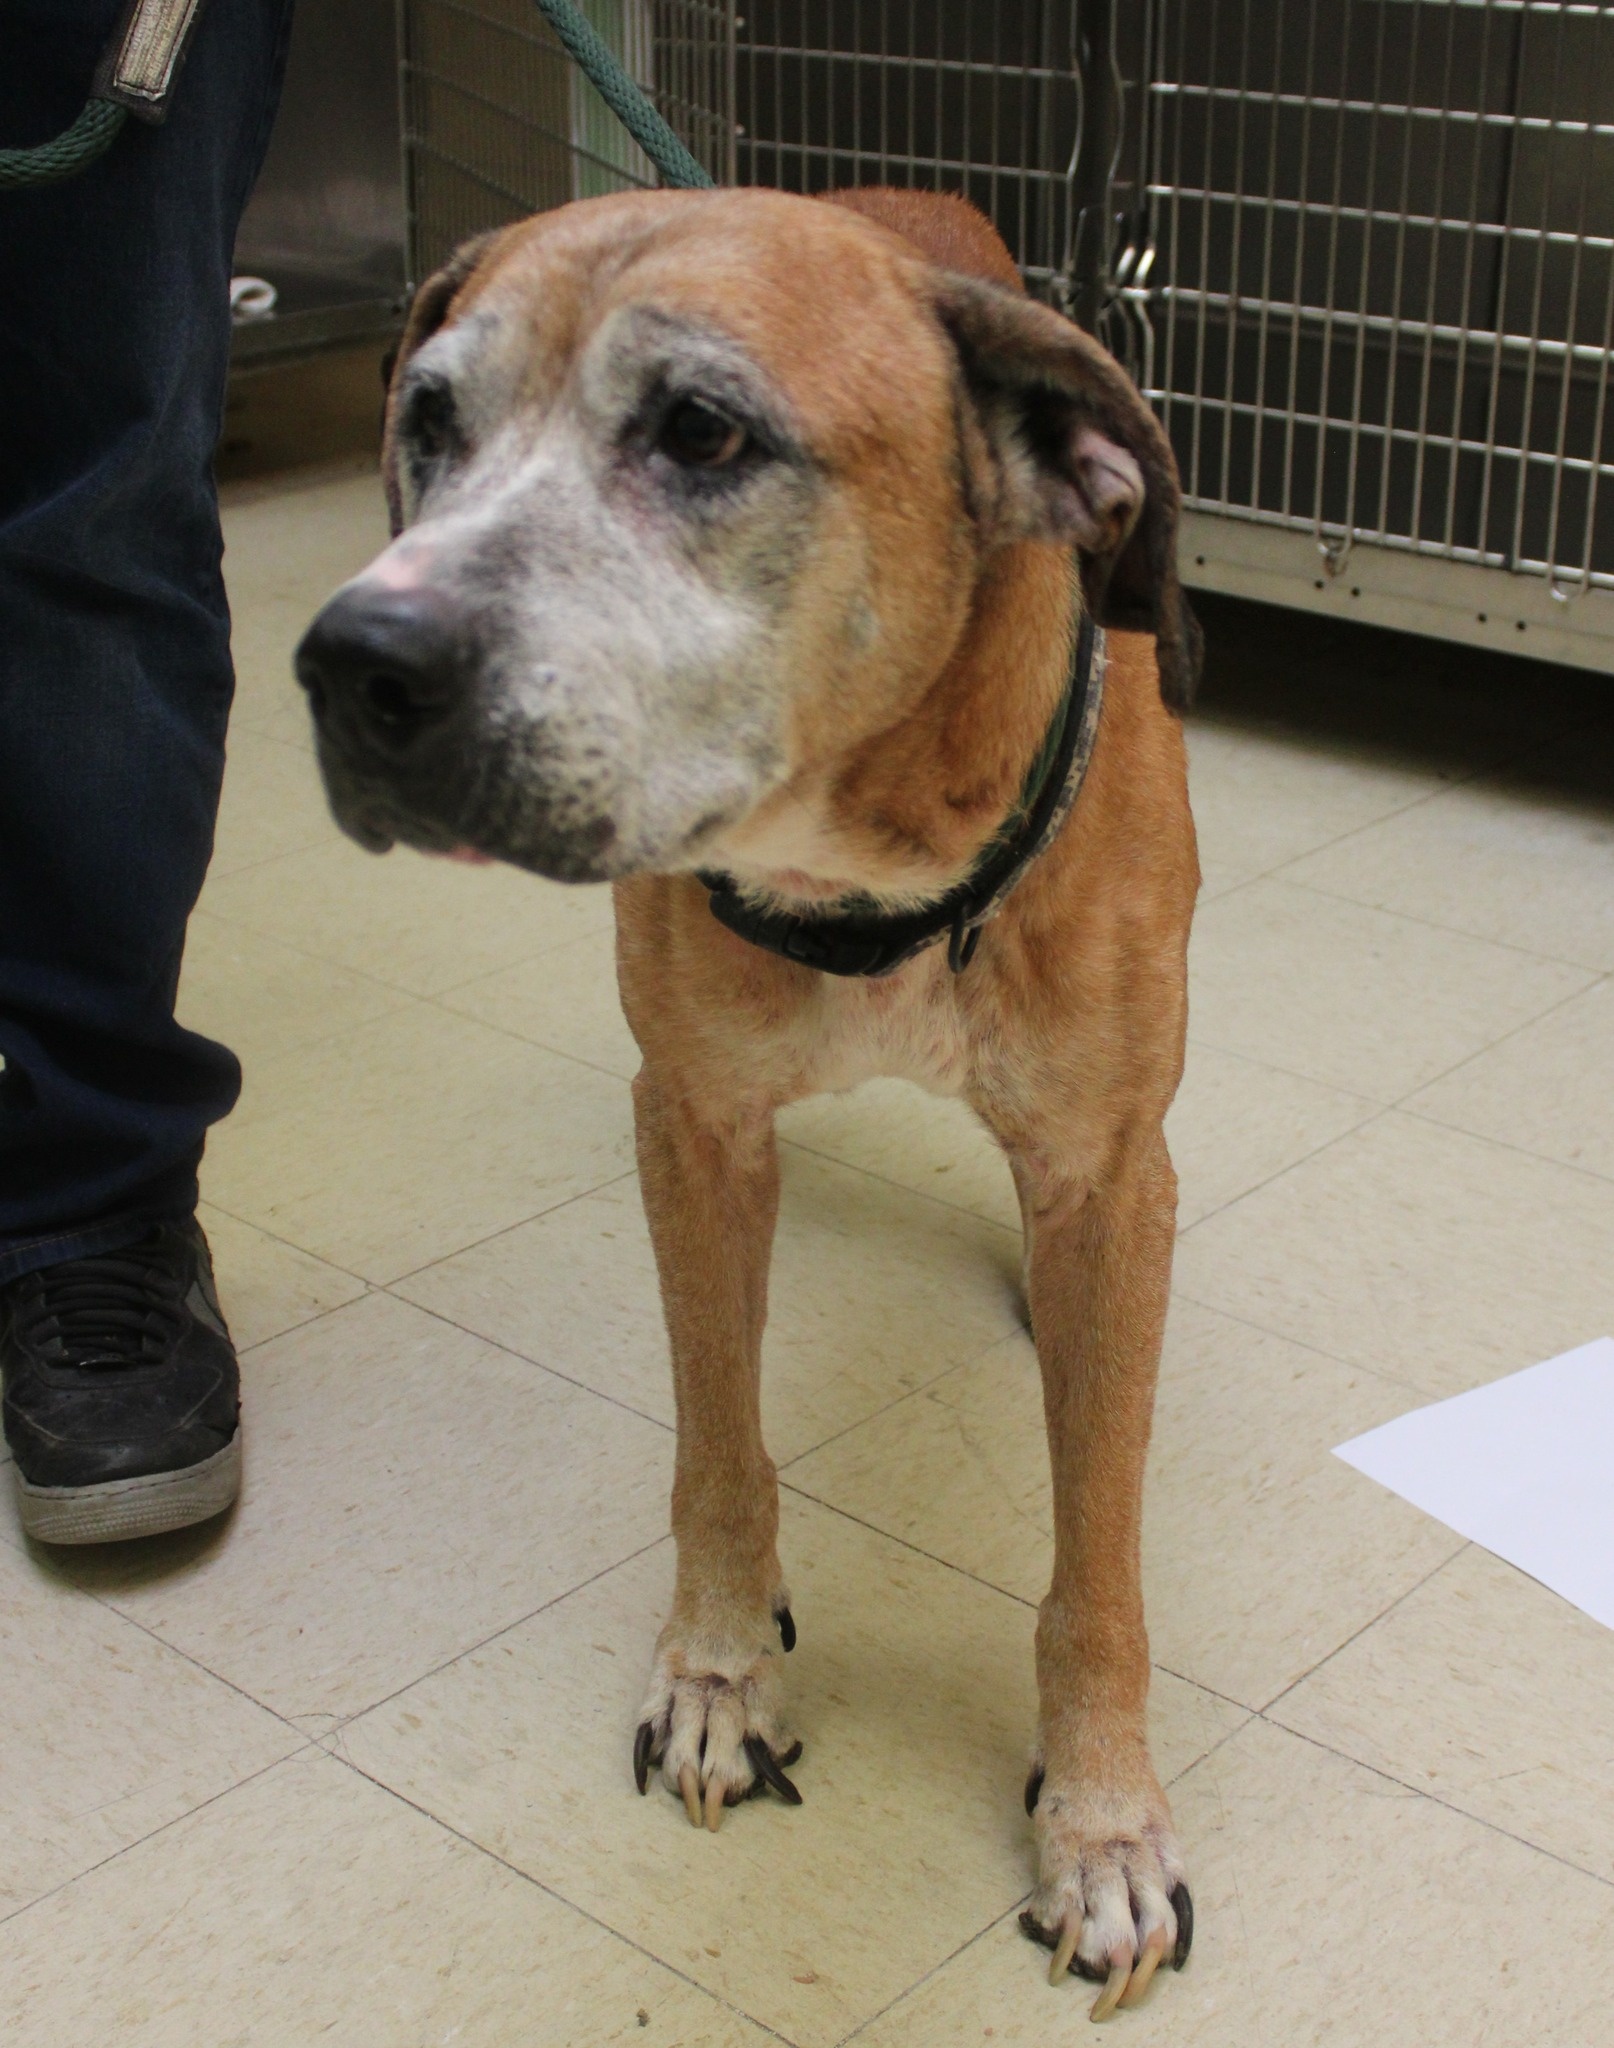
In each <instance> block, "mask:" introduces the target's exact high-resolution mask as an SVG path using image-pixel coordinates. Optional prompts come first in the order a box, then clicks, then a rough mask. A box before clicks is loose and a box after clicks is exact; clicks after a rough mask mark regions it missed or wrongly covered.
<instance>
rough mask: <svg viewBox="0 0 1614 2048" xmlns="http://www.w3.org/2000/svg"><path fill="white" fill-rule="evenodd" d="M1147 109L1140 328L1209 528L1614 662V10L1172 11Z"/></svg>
mask: <svg viewBox="0 0 1614 2048" xmlns="http://www.w3.org/2000/svg"><path fill="white" fill-rule="evenodd" d="M1134 99H1135V106H1136V119H1135V122H1134V124H1133V126H1132V128H1131V130H1130V134H1129V144H1130V148H1131V151H1132V160H1133V162H1134V164H1135V165H1136V166H1137V171H1138V182H1139V184H1140V186H1141V190H1142V195H1143V203H1142V205H1141V208H1140V209H1139V214H1138V217H1137V219H1136V222H1135V234H1136V238H1137V240H1138V242H1139V245H1140V246H1142V247H1147V248H1149V249H1150V250H1152V252H1153V257H1154V263H1153V275H1152V276H1151V277H1149V278H1148V279H1147V280H1145V281H1144V282H1143V283H1142V284H1140V285H1134V286H1132V287H1131V288H1128V286H1127V284H1126V282H1125V281H1124V280H1123V281H1122V284H1121V293H1120V302H1121V304H1122V306H1123V307H1125V308H1126V309H1127V310H1128V311H1129V312H1130V313H1131V315H1132V318H1131V319H1130V320H1129V321H1128V326H1129V328H1130V330H1131V336H1130V337H1129V338H1130V340H1131V345H1132V347H1133V349H1134V352H1135V356H1136V363H1135V367H1136V369H1137V372H1138V374H1139V376H1140V381H1141V382H1142V384H1143V387H1144V389H1145V390H1146V392H1147V394H1148V396H1149V397H1150V398H1151V399H1152V400H1153V401H1154V403H1155V404H1156V406H1157V407H1158V408H1159V410H1160V413H1161V416H1162V418H1163V419H1164V420H1165V422H1166V425H1167V428H1168V430H1169V432H1170V433H1171V436H1172V440H1173V443H1174V445H1175V447H1176V450H1177V457H1178V462H1179V465H1180V467H1181V469H1182V473H1183V481H1184V489H1185V494H1186V497H1187V500H1188V502H1189V503H1190V505H1192V506H1195V507H1197V508H1199V509H1201V510H1202V511H1204V512H1208V513H1215V514H1219V515H1221V516H1222V519H1223V520H1232V519H1237V520H1239V521H1242V522H1247V523H1250V524H1254V525H1258V526H1265V527H1268V528H1272V529H1277V530H1284V531H1287V532H1289V533H1291V534H1303V535H1305V536H1308V537H1309V539H1310V541H1311V543H1312V555H1311V559H1310V562H1309V564H1308V565H1307V566H1309V568H1310V570H1311V572H1312V578H1311V580H1312V582H1313V585H1314V587H1315V588H1317V589H1320V590H1322V591H1323V592H1325V593H1326V592H1327V591H1328V590H1329V588H1330V586H1337V587H1338V588H1339V589H1340V590H1341V591H1342V592H1344V591H1353V592H1354V594H1355V595H1356V596H1358V597H1360V596H1361V595H1362V589H1361V582H1360V578H1359V572H1360V571H1361V570H1362V568H1363V565H1364V564H1366V565H1367V568H1368V571H1369V573H1370V575H1371V574H1372V573H1373V572H1374V571H1375V570H1376V571H1377V574H1378V583H1379V586H1380V588H1381V590H1388V589H1393V588H1399V589H1401V590H1402V591H1403V592H1412V591H1414V590H1415V589H1416V588H1417V587H1418V578H1417V568H1418V567H1421V568H1423V569H1424V570H1426V571H1427V570H1428V569H1430V568H1434V569H1436V571H1437V575H1438V577H1439V579H1440V580H1439V581H1431V580H1430V579H1429V577H1428V575H1427V574H1425V575H1424V577H1423V579H1422V588H1423V589H1424V590H1425V591H1426V592H1428V593H1430V594H1431V596H1432V598H1433V599H1434V600H1436V601H1437V602H1440V603H1441V605H1442V608H1443V609H1444V610H1446V611H1449V612H1451V613H1453V614H1454V615H1456V614H1461V613H1462V611H1463V610H1464V608H1465V607H1464V602H1463V599H1462V596H1461V593H1463V592H1467V593H1470V598H1469V602H1470V603H1471V604H1472V606H1473V608H1474V609H1473V617H1472V619H1462V618H1460V617H1456V616H1454V617H1453V618H1452V619H1450V620H1448V621H1447V624H1448V625H1453V624H1460V625H1462V626H1463V627H1464V628H1465V629H1466V628H1468V627H1478V628H1487V627H1493V626H1494V627H1495V628H1496V629H1497V630H1499V631H1501V632H1504V633H1506V632H1512V633H1514V634H1518V633H1520V632H1525V633H1528V632H1529V631H1531V630H1532V629H1533V628H1535V627H1538V626H1539V627H1546V628H1547V629H1548V630H1549V632H1551V633H1552V636H1553V638H1554V639H1555V640H1556V641H1558V642H1559V643H1560V644H1558V645H1555V646H1554V647H1553V648H1551V649H1550V650H1545V649H1544V650H1543V651H1552V652H1554V653H1557V654H1559V655H1564V654H1567V655H1569V657H1570V658H1573V659H1579V660H1585V661H1590V662H1593V663H1594V664H1597V665H1601V664H1602V663H1604V662H1607V661H1608V659H1609V657H1610V654H1611V653H1614V641H1611V640H1610V638H1609V637H1608V636H1609V633H1610V623H1609V621H1610V613H1609V610H1608V608H1607V607H1606V605H1604V604H1599V603H1593V604H1591V605H1586V604H1585V602H1584V601H1585V600H1586V598H1587V597H1588V595H1589V594H1590V593H1592V592H1594V591H1606V590H1611V589H1614V488H1611V486H1614V414H1611V408H1610V406H1609V404H1608V398H1609V384H1610V343H1611V340H1614V118H1611V116H1614V7H1610V6H1604V5H1589V4H1580V0H1308V4H1307V5H1306V6H1304V7H1295V6H1292V5H1291V6H1285V5H1282V4H1280V0H1162V4H1159V5H1157V6H1156V7H1155V8H1154V9H1153V10H1152V11H1151V14H1150V18H1149V21H1148V46H1147V47H1146V48H1145V49H1144V50H1143V51H1142V52H1140V61H1139V75H1138V83H1137V89H1136V92H1135V95H1134ZM1212 545H1213V547H1214V546H1215V545H1216V541H1215V539H1213V541H1212ZM1222 551H1223V552H1224V554H1225V553H1226V552H1227V550H1226V547H1225V543H1224V545H1223V550H1222ZM1383 551H1390V552H1393V553H1396V554H1400V555H1403V556H1406V557H1411V558H1413V564H1411V565H1409V566H1408V568H1404V569H1403V570H1402V571H1401V572H1400V574H1399V576H1398V575H1396V574H1395V573H1394V572H1390V573H1388V574H1386V573H1385V571H1384V569H1383ZM1242 554H1243V559H1245V560H1246V561H1250V562H1254V561H1259V560H1260V559H1261V556H1260V551H1259V545H1257V546H1256V547H1254V548H1252V547H1251V546H1250V545H1249V544H1248V542H1246V543H1244V544H1243V548H1242ZM1269 559H1275V558H1269ZM1414 565H1415V566H1414ZM1459 565H1463V566H1466V567H1467V568H1470V569H1475V570H1488V571H1492V572H1497V571H1500V572H1503V581H1502V582H1501V583H1498V582H1497V581H1496V580H1495V579H1494V578H1487V579H1480V580H1476V579H1474V578H1468V579H1466V580H1465V579H1461V578H1459V579H1457V580H1455V581H1454V580H1453V579H1452V578H1451V576H1450V575H1449V574H1447V573H1446V572H1447V571H1448V570H1449V569H1450V568H1453V567H1457V566H1459ZM1200 566H1204V565H1203V564H1201V565H1200ZM1531 585H1533V589H1530V588H1529V586H1531ZM1526 591H1528V594H1523V593H1525V592H1526ZM1487 592H1489V593H1490V594H1489V596H1487V594H1486V593H1487ZM1577 610H1578V615H1577ZM1493 614H1494V617H1493ZM1554 629H1555V630H1554ZM1588 635H1589V639H1590V643H1592V644H1587V645H1581V646H1576V647H1571V646H1567V645H1564V644H1561V643H1562V642H1563V641H1564V640H1565V639H1566V637H1567V638H1575V639H1586V638H1587V636H1588ZM1463 637H1469V638H1485V637H1494V634H1493V635H1491V636H1487V635H1486V634H1485V633H1483V632H1474V631H1468V630H1465V631H1464V634H1463ZM1540 638H1541V634H1540V633H1539V632H1538V633H1537V640H1538V642H1539V640H1540ZM1599 642H1600V643H1601V645H1600V647H1599V646H1598V645H1596V644H1595V643H1599Z"/></svg>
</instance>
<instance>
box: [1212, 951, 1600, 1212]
mask: <svg viewBox="0 0 1614 2048" xmlns="http://www.w3.org/2000/svg"><path fill="white" fill-rule="evenodd" d="M1611 981H1614V975H1609V974H1605V975H1599V976H1597V977H1596V978H1595V979H1594V980H1592V981H1590V982H1588V983H1587V984H1586V985H1585V986H1584V987H1582V988H1578V989H1572V990H1570V992H1569V993H1568V994H1567V995H1564V996H1560V997H1559V998H1558V999H1557V1000H1556V1001H1555V1002H1553V1003H1552V1004H1550V1005H1549V1006H1548V1007H1547V1008H1546V1009H1545V1010H1542V1011H1540V1012H1538V1013H1537V1014H1536V1015H1535V1016H1533V1017H1527V1018H1525V1019H1524V1021H1523V1022H1522V1023H1519V1024H1516V1025H1513V1026H1511V1027H1510V1028H1509V1029H1508V1030H1507V1031H1504V1032H1503V1033H1502V1034H1501V1035H1500V1036H1499V1037H1497V1038H1494V1039H1492V1040H1491V1041H1490V1042H1489V1043H1487V1044H1485V1045H1482V1046H1479V1047H1477V1048H1476V1049H1475V1050H1474V1051H1473V1052H1470V1053H1465V1054H1464V1055H1463V1057H1462V1058H1461V1059H1460V1060H1456V1061H1454V1062H1453V1063H1452V1065H1451V1066H1449V1067H1443V1068H1442V1069H1441V1071H1440V1072H1439V1073H1438V1074H1432V1075H1430V1076H1428V1077H1427V1078H1426V1079H1424V1080H1421V1081H1419V1082H1417V1083H1416V1084H1415V1085H1414V1086H1413V1087H1411V1088H1409V1089H1408V1090H1407V1091H1406V1093H1405V1094H1403V1095H1398V1096H1396V1097H1395V1098H1394V1100H1392V1101H1388V1102H1380V1103H1378V1104H1377V1105H1376V1107H1375V1108H1374V1109H1373V1111H1372V1113H1371V1114H1369V1115H1368V1116H1365V1117H1363V1118H1362V1120H1361V1121H1360V1123H1355V1124H1352V1125H1351V1126H1350V1127H1349V1128H1348V1129H1346V1130H1343V1131H1337V1132H1336V1133H1335V1134H1334V1135H1333V1136H1332V1137H1331V1138H1325V1139H1324V1140H1323V1142H1322V1143H1321V1144H1320V1145H1316V1146H1314V1147H1313V1148H1312V1150H1311V1151H1309V1152H1307V1153H1304V1154H1302V1155H1301V1157H1299V1158H1298V1159H1292V1160H1290V1161H1288V1163H1287V1164H1285V1165H1283V1166H1280V1167H1279V1168H1278V1169H1277V1170H1276V1171H1275V1172H1273V1173H1270V1174H1268V1175H1267V1176H1266V1178H1265V1179H1264V1180H1258V1181H1254V1182H1252V1183H1251V1185H1250V1186H1249V1187H1247V1188H1242V1189H1241V1190H1240V1191H1239V1193H1238V1194H1236V1195H1230V1196H1229V1197H1228V1198H1227V1200H1226V1201H1225V1202H1222V1203H1219V1204H1218V1205H1217V1207H1215V1208H1214V1209H1207V1210H1206V1211H1205V1213H1204V1215H1202V1216H1196V1217H1195V1218H1194V1220H1193V1222H1192V1223H1187V1224H1184V1226H1183V1227H1182V1229H1181V1230H1180V1231H1178V1233H1177V1236H1178V1240H1179V1241H1181V1240H1182V1239H1183V1238H1186V1237H1188V1236H1189V1235H1190V1234H1191V1233H1192V1232H1194V1231H1196V1230H1198V1229H1199V1228H1200V1227H1201V1226H1202V1225H1203V1224H1206V1223H1208V1222H1209V1221H1210V1220H1211V1218H1212V1217H1213V1216H1221V1215H1225V1214H1226V1212H1227V1211H1228V1210H1229V1209H1232V1208H1236V1207H1237V1205H1238V1204H1239V1203H1240V1202H1242V1201H1245V1200H1246V1199H1247V1198H1248V1197H1249V1196H1251V1195H1254V1194H1259V1193H1260V1192H1261V1190H1262V1189H1263V1188H1268V1187H1271V1186H1272V1184H1273V1182H1274V1181H1279V1180H1282V1179H1283V1178H1284V1176H1285V1175H1286V1174H1290V1173H1294V1172H1296V1171H1298V1169H1299V1168H1301V1167H1302V1166H1309V1165H1310V1164H1311V1163H1312V1161H1313V1160H1315V1159H1317V1158H1318V1157H1320V1156H1321V1154H1323V1153H1324V1152H1327V1151H1330V1150H1331V1149H1332V1148H1333V1147H1334V1146H1336V1145H1343V1144H1345V1143H1346V1142H1347V1141H1348V1140H1349V1139H1351V1138H1356V1137H1360V1136H1361V1135H1362V1133H1363V1132H1364V1131H1366V1130H1367V1129H1368V1128H1369V1127H1370V1126H1371V1125H1373V1124H1376V1123H1379V1122H1381V1121H1382V1120H1383V1119H1384V1118H1385V1117H1387V1116H1405V1117H1410V1118H1412V1119H1413V1120H1414V1121H1416V1122H1418V1123H1421V1124H1424V1125H1426V1126H1427V1127H1429V1128H1430V1129H1432V1130H1440V1131H1449V1132H1452V1133H1454V1134H1455V1135H1456V1136H1458V1137H1464V1138H1470V1139H1472V1140H1473V1141H1474V1142H1475V1143H1476V1144H1480V1145H1495V1146H1497V1147H1498V1148H1499V1149H1501V1150H1502V1151H1505V1152H1512V1153H1513V1154H1514V1155H1515V1156H1516V1157H1519V1158H1523V1159H1534V1160H1537V1161H1539V1162H1541V1163H1542V1164H1544V1165H1548V1166H1560V1167H1562V1168H1564V1170H1565V1171H1566V1172H1569V1173H1578V1174H1580V1175H1581V1176H1582V1177H1583V1178H1584V1179H1587V1180H1592V1181H1596V1182H1598V1183H1600V1184H1601V1185H1603V1186H1607V1185H1609V1184H1610V1182H1611V1181H1614V1175H1610V1174H1605V1173H1600V1172H1599V1171H1598V1170H1597V1169H1596V1168H1595V1167H1591V1166H1582V1165H1580V1164H1579V1163H1578V1162H1577V1161H1575V1160H1570V1159H1561V1158H1559V1157H1558V1156H1557V1155H1556V1154H1554V1153H1550V1152H1537V1151H1535V1150H1534V1149H1533V1148H1532V1147H1531V1146H1528V1145H1518V1144H1514V1143H1512V1142H1511V1141H1509V1140H1508V1139H1505V1138H1498V1137H1494V1136H1492V1135H1491V1134H1490V1133H1489V1132H1487V1131H1476V1130H1473V1129H1471V1128H1470V1127H1469V1126H1468V1125H1466V1124H1461V1123H1454V1122H1450V1121H1448V1120H1447V1119H1446V1118H1444V1117H1438V1116H1431V1115H1430V1114H1429V1113H1428V1111H1426V1110H1420V1109H1415V1108H1412V1107H1411V1106H1410V1105H1411V1104H1412V1102H1413V1099H1414V1098H1415V1097H1416V1096H1419V1095H1421V1094H1423V1093H1424V1092H1425V1090H1427V1089H1430V1088H1436V1087H1438V1086H1439V1085H1440V1083H1441V1082H1442V1081H1447V1080H1449V1079H1450V1078H1451V1077H1452V1076H1453V1075H1454V1074H1458V1073H1460V1072H1461V1071H1462V1070H1463V1068H1465V1067H1467V1066H1471V1065H1472V1064H1473V1063H1474V1062H1475V1061H1477V1060H1481V1059H1485V1058H1487V1057H1488V1056H1489V1055H1490V1054H1491V1053H1493V1052H1495V1051H1496V1050H1497V1049H1498V1048H1499V1047H1501V1046H1504V1045H1506V1044H1508V1043H1509V1041H1510V1040H1512V1039H1514V1038H1517V1037H1519V1036H1520V1035H1521V1034H1522V1033H1524V1032H1526V1031H1530V1030H1533V1029H1534V1028H1535V1027H1536V1026H1537V1025H1538V1024H1543V1023H1545V1022H1546V1021H1547V1019H1548V1018H1550V1017H1553V1016H1556V1015H1557V1013H1558V1012H1559V1011H1560V1010H1563V1009H1566V1008H1568V1006H1569V1005H1570V1004H1571V1003H1576V1002H1579V1001H1580V1000H1581V998H1582V997H1583V996H1586V995H1590V994H1591V993H1592V992H1593V990H1595V989H1598V988H1602V987H1603V986H1605V985H1606V984H1607V983H1609V982H1611ZM1188 1043H1189V1047H1190V1050H1191V1049H1192V1047H1193V1046H1194V1045H1195V1044H1198V1045H1200V1046H1202V1047H1203V1048H1204V1049H1205V1050H1207V1051H1211V1052H1219V1053H1221V1054H1223V1055H1224V1057H1225V1056H1228V1055H1229V1052H1230V1049H1229V1048H1228V1047H1226V1046H1215V1045H1212V1044H1210V1042H1209V1041H1208V1040H1205V1039H1198V1040H1196V1039H1194V1038H1193V1036H1192V1034H1190V1037H1189V1041H1188ZM1231 1056H1232V1057H1235V1058H1247V1057H1248V1055H1247V1054H1233V1055H1231ZM1255 1064H1256V1065H1259V1066H1264V1067H1267V1068H1268V1070H1269V1071H1270V1072H1273V1073H1287V1074H1290V1075H1291V1077H1292V1078H1293V1079H1296V1080H1309V1081H1312V1082H1314V1083H1316V1082H1317V1077H1316V1075H1314V1074H1298V1073H1295V1072H1294V1071H1293V1070H1292V1069H1290V1068H1287V1067H1276V1066H1273V1065H1272V1063H1271V1062H1270V1061H1257V1062H1255ZM1318 1085H1320V1086H1330V1085H1332V1084H1330V1083H1318ZM1340 1092H1341V1093H1346V1094H1349V1093H1353V1092H1354V1091H1352V1090H1348V1089H1347V1090H1341V1091H1340ZM1363 1099H1364V1100H1371V1098H1363Z"/></svg>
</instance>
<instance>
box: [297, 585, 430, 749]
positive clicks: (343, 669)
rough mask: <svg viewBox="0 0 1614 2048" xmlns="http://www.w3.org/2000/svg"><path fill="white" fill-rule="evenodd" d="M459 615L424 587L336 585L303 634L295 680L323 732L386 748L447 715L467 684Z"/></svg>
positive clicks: (409, 740) (406, 742)
mask: <svg viewBox="0 0 1614 2048" xmlns="http://www.w3.org/2000/svg"><path fill="white" fill-rule="evenodd" d="M465 640H466V636H465V633H464V631H463V624H462V621H460V620H459V618H458V617H457V614H456V612H455V609H454V607H453V606H452V605H451V604H450V603H449V602H448V601H447V600H446V599H444V598H443V597H442V596H441V595H440V594H439V593H437V592H434V591H429V590H421V589H415V590H385V589H375V590H366V589H365V588H364V587H363V586H362V585H358V586H355V587H354V588H353V589H350V590H343V591H339V592H338V593H337V595H336V596H335V597H333V598H332V599H331V601H330V603H329V604H328V605H327V606H326V607H325V609H324V610H323V611H322V612H321V613H320V614H319V616H318V617H317V618H316V619H315V621H314V623H313V624H312V625H311V626H310V627H309V629H308V631H307V632H306V633H305V634H304V635H303V638H302V644H301V646H299V648H298V649H297V655H296V669H297V680H298V682H300V683H301V684H302V686H303V688H304V689H305V690H306V691H307V692H308V701H309V704H310V706H311V707H312V709H313V713H314V716H315V718H316V719H318V720H319V722H320V724H321V726H322V727H324V728H325V729H326V730H327V731H331V732H335V733H343V732H353V731H357V732H358V733H360V734H362V735H363V737H365V738H366V739H368V740H370V741H372V742H373V743H375V744H376V745H378V746H380V747H383V748H385V749H386V750H387V751H388V752H389V753H402V752H404V751H405V750H406V749H407V748H409V747H412V746H413V745H414V744H415V742H416V741H417V740H419V739H420V738H421V736H422V735H423V734H424V733H426V732H427V731H429V730H430V728H431V727H433V726H435V725H441V724H442V723H443V722H444V720H446V719H447V718H449V717H451V716H452V714H453V713H454V711H455V710H456V709H457V708H458V707H459V705H460V704H461V703H462V702H463V700H464V698H465V696H466V694H467V689H468V673H469V663H468V660H467V650H466V644H465Z"/></svg>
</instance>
